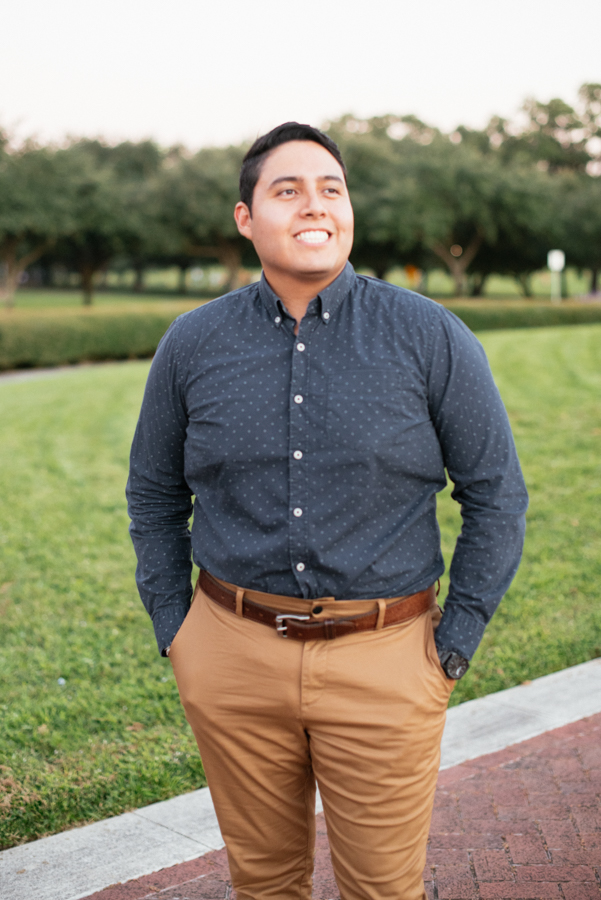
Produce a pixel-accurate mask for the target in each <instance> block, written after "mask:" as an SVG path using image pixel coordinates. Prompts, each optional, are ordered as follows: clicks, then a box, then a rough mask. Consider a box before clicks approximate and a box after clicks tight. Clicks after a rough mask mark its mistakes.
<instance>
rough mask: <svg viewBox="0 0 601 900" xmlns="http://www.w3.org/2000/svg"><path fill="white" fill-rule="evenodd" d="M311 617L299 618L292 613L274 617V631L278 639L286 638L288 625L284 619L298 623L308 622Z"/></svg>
mask: <svg viewBox="0 0 601 900" xmlns="http://www.w3.org/2000/svg"><path fill="white" fill-rule="evenodd" d="M310 618H311V616H299V615H294V613H281V614H280V615H278V616H276V617H275V630H276V631H277V633H278V634H279V636H280V637H283V638H287V637H288V624H287V622H286V619H295V620H296V621H298V622H308V621H309V619H310Z"/></svg>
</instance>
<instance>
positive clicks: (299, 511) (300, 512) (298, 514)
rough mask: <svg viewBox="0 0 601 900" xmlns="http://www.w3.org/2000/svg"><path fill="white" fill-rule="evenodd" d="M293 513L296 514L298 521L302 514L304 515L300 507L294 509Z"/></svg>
mask: <svg viewBox="0 0 601 900" xmlns="http://www.w3.org/2000/svg"><path fill="white" fill-rule="evenodd" d="M292 512H293V513H294V515H295V516H296V518H297V519H300V517H301V516H302V514H303V511H302V509H301V508H300V506H297V507H296V509H293V510H292Z"/></svg>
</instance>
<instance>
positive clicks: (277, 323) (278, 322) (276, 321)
mask: <svg viewBox="0 0 601 900" xmlns="http://www.w3.org/2000/svg"><path fill="white" fill-rule="evenodd" d="M273 321H274V322H275V324H276V325H279V324H280V322H281V321H282V317H281V316H276V317H275V319H274V320H273Z"/></svg>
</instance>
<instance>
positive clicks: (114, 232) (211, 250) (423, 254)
mask: <svg viewBox="0 0 601 900" xmlns="http://www.w3.org/2000/svg"><path fill="white" fill-rule="evenodd" d="M323 127H324V128H325V129H326V130H327V131H328V132H329V133H330V134H331V135H332V137H333V138H334V139H335V140H336V141H337V142H338V143H339V145H340V147H341V149H342V152H343V155H344V157H345V160H346V162H347V166H348V183H349V188H350V192H351V196H352V200H353V204H354V207H355V213H356V239H355V245H354V249H353V255H352V257H351V259H352V262H353V263H354V264H355V266H356V267H358V268H364V269H369V270H371V271H373V272H374V273H375V274H376V275H377V276H378V277H380V278H386V277H390V273H391V272H393V271H394V270H395V269H397V270H398V268H399V267H404V270H405V272H406V273H409V275H408V277H409V282H410V286H412V287H414V288H417V289H421V290H424V289H427V290H430V292H432V289H431V286H430V285H427V287H426V281H425V279H426V278H427V276H428V273H431V272H433V271H435V270H439V269H441V268H442V269H444V270H445V271H446V272H447V274H448V276H449V277H450V278H451V279H452V285H453V290H454V293H455V295H456V296H466V295H472V296H476V297H478V296H481V295H482V294H483V292H484V290H485V288H486V285H487V282H489V280H490V279H491V276H509V277H510V278H512V279H514V280H515V281H516V282H517V284H518V285H519V289H520V291H521V293H522V294H523V295H524V296H525V297H529V296H532V293H533V280H532V279H533V274H534V273H536V272H538V271H540V270H541V269H543V268H544V267H545V265H546V256H547V252H548V250H549V249H552V248H554V247H558V248H562V249H563V250H564V251H565V253H566V261H567V265H568V266H569V267H572V269H573V270H577V271H580V272H586V273H587V283H586V286H585V288H584V290H586V291H588V292H590V293H592V294H595V293H596V292H597V291H598V289H599V270H600V269H601V178H600V177H599V176H601V85H600V84H584V85H583V86H582V87H581V88H580V91H579V93H578V97H577V100H576V102H575V103H574V106H570V105H569V104H568V103H566V102H565V101H563V100H560V99H553V100H551V101H550V102H549V103H541V102H539V101H537V100H535V99H529V100H527V101H526V102H525V103H524V105H523V107H522V109H521V111H520V113H519V115H518V116H517V117H516V119H515V120H513V121H509V120H507V119H501V118H499V117H493V119H492V120H491V121H490V122H489V124H488V126H487V127H486V128H485V129H483V130H481V131H477V130H473V129H469V128H466V127H464V126H460V127H458V128H457V129H456V130H455V131H454V132H452V133H450V134H444V133H442V132H441V131H439V130H438V129H436V128H434V127H432V126H430V125H427V124H426V123H424V122H422V121H420V120H419V119H418V118H416V117H415V116H407V115H405V116H396V115H387V116H379V117H374V118H371V119H359V118H357V117H355V116H352V115H347V116H344V117H342V118H341V119H338V120H336V121H334V122H326V123H324V126H323ZM246 149H247V146H246V145H240V146H231V147H221V148H220V147H209V148H204V149H201V150H200V151H198V152H196V153H192V152H189V151H188V150H187V149H186V148H185V147H182V146H176V147H170V148H161V147H159V146H158V145H157V144H155V143H154V142H153V141H151V140H145V141H141V142H138V143H133V142H130V141H125V142H123V143H121V144H118V145H116V146H110V145H108V144H106V143H104V142H103V141H102V140H99V139H97V140H92V139H88V138H86V139H78V140H70V141H68V142H66V143H65V144H64V145H62V146H39V145H37V144H36V143H35V142H33V141H29V142H25V143H23V144H21V145H15V144H14V143H11V141H10V140H9V138H8V136H7V135H6V134H4V133H0V269H1V271H0V299H2V300H3V302H4V304H5V305H7V306H10V305H11V304H12V303H13V302H14V295H15V291H16V290H17V287H18V286H19V285H20V284H24V283H25V282H28V284H29V285H38V286H40V287H62V286H65V285H66V284H71V285H72V284H73V283H74V282H76V283H77V284H78V285H79V286H81V289H82V293H83V302H84V304H87V305H89V304H90V303H92V298H93V291H94V287H95V286H96V285H97V284H98V283H99V281H102V280H104V283H105V284H106V283H107V282H106V279H107V274H108V273H110V272H125V271H127V272H128V273H133V279H132V281H131V284H130V288H131V289H133V290H134V292H142V291H144V290H146V288H147V286H148V283H149V279H150V276H151V275H152V273H153V272H156V271H157V270H158V269H162V270H165V269H175V270H176V271H177V273H178V277H177V282H176V284H174V289H175V290H176V291H178V292H179V293H185V292H186V290H187V289H188V287H189V284H190V278H189V274H190V270H192V271H195V272H201V276H202V271H203V270H202V268H200V267H203V266H204V267H207V266H209V267H210V266H219V267H220V271H221V273H222V277H221V279H218V280H220V283H219V285H217V284H215V285H213V286H212V285H211V284H210V283H209V284H203V285H201V287H202V288H203V289H204V290H207V291H209V293H210V290H211V287H213V292H214V289H215V287H219V289H220V290H227V289H231V288H234V287H237V286H239V285H241V284H244V283H245V281H248V280H249V278H251V277H252V276H251V274H250V273H249V271H248V270H249V269H253V268H254V269H256V268H257V267H258V260H257V258H256V256H255V255H254V251H253V248H252V246H251V245H250V243H249V242H248V241H246V240H244V239H243V238H241V237H240V236H239V235H238V233H237V231H236V228H235V225H234V221H233V217H232V211H233V208H234V206H235V203H236V202H237V200H238V190H237V182H238V171H239V168H240V163H241V161H242V157H243V155H244V153H245V151H246ZM201 276H197V281H199V282H200V281H202V277H204V276H202V277H201ZM568 291H569V288H568V285H567V282H566V281H565V280H564V295H566V294H567V293H568Z"/></svg>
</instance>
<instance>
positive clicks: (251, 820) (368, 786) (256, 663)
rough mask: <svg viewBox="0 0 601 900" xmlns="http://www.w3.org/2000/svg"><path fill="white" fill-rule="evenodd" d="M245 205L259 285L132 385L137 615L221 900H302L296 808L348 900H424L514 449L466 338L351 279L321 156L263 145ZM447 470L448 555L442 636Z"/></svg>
mask: <svg viewBox="0 0 601 900" xmlns="http://www.w3.org/2000/svg"><path fill="white" fill-rule="evenodd" d="M240 195H241V201H240V203H238V205H237V206H236V210H235V218H236V222H237V225H238V228H239V230H240V232H241V233H242V234H243V235H244V236H245V237H247V238H248V239H249V240H251V241H252V242H253V244H254V246H255V249H256V251H257V254H258V256H259V258H260V260H261V263H262V266H263V275H262V278H261V281H260V282H259V283H258V284H253V285H250V286H249V287H245V288H242V289H241V290H239V291H234V292H233V293H231V294H227V295H226V296H224V297H221V298H220V299H218V300H214V301H213V302H212V303H210V304H207V305H206V306H204V307H202V308H199V309H197V310H194V311H192V312H190V313H187V314H185V315H184V316H181V317H180V318H179V319H177V320H176V322H175V323H174V324H173V325H172V326H171V328H170V329H169V331H168V332H167V334H166V335H165V337H164V339H163V341H162V342H161V345H160V347H159V350H158V351H157V355H156V357H155V359H154V361H153V364H152V367H151V371H150V375H149V378H148V384H147V387H146V392H145V396H144V401H143V405H142V411H141V414H140V420H139V423H138V427H137V430H136V435H135V439H134V443H133V447H132V457H131V472H130V480H129V484H128V497H129V504H130V514H131V517H132V527H131V534H132V538H133V541H134V545H135V548H136V552H137V555H138V569H137V582H138V586H139V590H140V594H141V597H142V600H143V601H144V604H145V606H146V608H147V609H148V612H149V613H150V615H151V617H152V620H153V624H154V628H155V632H156V636H157V641H158V645H159V649H160V651H161V653H163V654H168V655H169V657H170V659H171V662H172V665H173V669H174V672H175V676H176V679H177V683H178V688H179V691H180V696H181V699H182V703H183V706H184V709H185V712H186V716H187V718H188V721H189V722H190V725H191V726H192V729H193V731H194V734H195V737H196V740H197V742H198V746H199V749H200V752H201V756H202V760H203V764H204V767H205V771H206V775H207V779H208V783H209V787H210V789H211V794H212V797H213V800H214V804H215V809H216V812H217V816H218V819H219V824H220V827H221V831H222V833H223V837H224V840H225V843H226V847H227V850H228V856H229V861H230V869H231V874H232V880H233V884H234V887H235V888H236V891H237V896H238V898H239V900H267V898H273V900H293V898H295V900H296V898H298V900H309V898H310V897H311V877H312V869H313V852H314V838H315V785H316V782H317V784H318V785H319V788H320V792H321V796H322V799H323V805H324V811H325V816H326V823H327V827H328V835H329V840H330V847H331V853H332V862H333V865H334V871H335V874H336V879H337V882H338V885H339V889H340V894H341V897H342V898H343V900H367V898H370V900H385V898H386V900H425V892H424V884H423V880H422V870H423V867H424V861H425V851H426V841H427V836H428V828H429V823H430V817H431V811H432V803H433V797H434V788H435V784H436V777H437V772H438V765H439V759H440V740H441V736H442V730H443V726H444V720H445V713H446V707H447V703H448V699H449V695H450V692H451V690H452V688H453V686H454V684H455V681H456V679H458V678H460V677H461V676H462V675H463V674H464V673H465V671H466V670H467V668H468V661H469V659H470V658H471V656H472V655H473V653H474V652H475V650H476V648H477V646H478V643H479V641H480V639H481V637H482V633H483V631H484V628H485V626H486V624H487V622H488V621H489V620H490V618H491V616H492V614H493V613H494V611H495V609H496V607H497V605H498V603H499V602H500V600H501V598H502V596H503V594H504V592H505V591H506V590H507V588H508V586H509V584H510V582H511V579H512V577H513V575H514V573H515V571H516V569H517V566H518V562H519V558H520V554H521V548H522V541H523V533H524V513H525V509H526V504H527V498H526V491H525V488H524V483H523V480H522V477H521V472H520V468H519V463H518V460H517V457H516V453H515V448H514V444H513V440H512V437H511V431H510V428H509V424H508V421H507V417H506V414H505V410H504V408H503V405H502V402H501V400H500V398H499V394H498V392H497V389H496V387H495V385H494V382H493V379H492V376H491V373H490V370H489V368H488V364H487V361H486V358H485V356H484V353H483V351H482V348H481V346H480V344H479V343H478V341H477V340H476V338H475V337H474V336H473V334H471V332H470V331H468V329H467V328H465V326H464V325H463V324H462V323H461V322H460V321H459V320H458V319H456V318H455V317H454V316H453V315H452V314H451V313H449V312H448V311H447V310H445V309H444V307H442V306H440V305H438V304H436V303H433V302H432V301H430V300H427V299H426V298H424V297H422V296H419V295H417V294H413V293H411V292H409V291H405V290H401V289H399V288H396V287H393V286H392V285H390V284H386V283H385V282H381V281H377V280H375V279H372V278H368V277H365V276H358V275H356V274H355V272H354V270H353V268H352V266H351V265H350V264H349V262H348V257H349V253H350V250H351V246H352V239H353V211H352V207H351V203H350V199H349V194H348V190H347V186H346V172H345V168H344V164H343V161H342V158H341V156H340V153H339V150H338V148H337V146H336V145H335V144H334V143H333V142H332V141H331V139H330V138H329V137H328V136H327V135H324V134H323V133H321V132H320V131H317V130H316V129H314V128H311V127H310V126H308V125H299V124H297V123H287V124H285V125H282V126H280V127H279V128H276V129H274V130H273V131H272V132H270V133H269V134H267V135H265V136H263V137H261V138H259V139H258V140H257V141H256V142H255V144H253V146H252V147H251V149H250V150H249V152H248V153H247V155H246V157H245V160H244V163H243V166H242V171H241V175H240ZM445 470H446V472H447V473H448V475H449V477H450V478H451V480H452V481H453V482H454V492H453V496H454V497H455V499H456V500H458V502H459V503H460V504H461V511H462V515H463V529H462V533H461V536H460V537H459V539H458V541H457V546H456V549H455V554H454V556H453V561H452V565H451V581H450V590H449V594H448V597H447V599H446V602H445V608H444V613H443V614H442V618H441V613H440V610H439V609H438V607H437V605H436V601H435V595H436V591H435V584H436V581H437V579H438V578H439V577H440V575H441V574H442V572H443V570H444V564H443V559H442V555H441V551H440V536H439V532H438V527H437V524H436V493H437V492H438V491H440V490H442V488H443V487H444V486H445V484H446V474H445ZM192 496H194V498H195V499H194V523H193V526H192V532H191V534H190V532H189V527H188V523H189V519H190V514H191V512H192V503H191V498H192ZM191 557H192V558H193V559H194V561H195V562H196V563H197V564H198V566H199V568H200V570H201V572H200V576H199V579H198V582H197V585H196V588H195V590H194V596H193V598H192V604H191V603H190V599H191V593H192V588H191V584H190V574H191Z"/></svg>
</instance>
